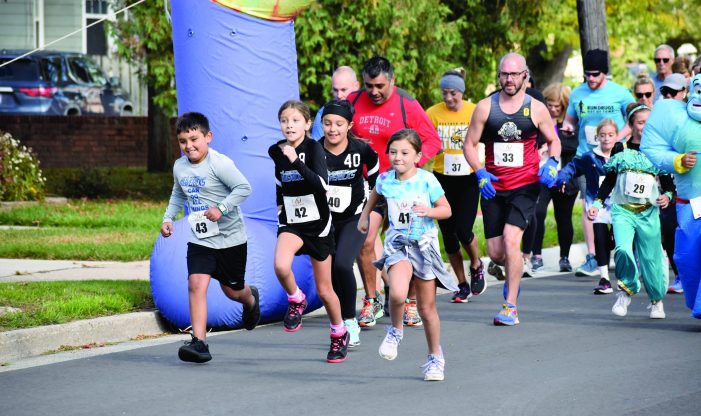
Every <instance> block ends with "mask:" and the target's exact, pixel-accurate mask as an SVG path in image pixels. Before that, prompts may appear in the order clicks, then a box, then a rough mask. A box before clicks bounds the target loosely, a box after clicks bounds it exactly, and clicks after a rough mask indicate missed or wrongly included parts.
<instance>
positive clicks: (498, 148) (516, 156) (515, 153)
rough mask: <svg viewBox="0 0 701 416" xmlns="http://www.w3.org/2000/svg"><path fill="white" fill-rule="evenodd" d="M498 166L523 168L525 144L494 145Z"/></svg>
mask: <svg viewBox="0 0 701 416" xmlns="http://www.w3.org/2000/svg"><path fill="white" fill-rule="evenodd" d="M494 164H495V165H496V166H509V167H520V166H523V143H494Z"/></svg>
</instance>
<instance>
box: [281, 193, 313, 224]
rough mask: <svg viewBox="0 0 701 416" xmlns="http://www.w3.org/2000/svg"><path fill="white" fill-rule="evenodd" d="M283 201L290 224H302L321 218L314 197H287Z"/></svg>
mask: <svg viewBox="0 0 701 416" xmlns="http://www.w3.org/2000/svg"><path fill="white" fill-rule="evenodd" d="M283 200H284V203H285V214H286V216H287V223H288V224H300V223H305V222H310V221H316V220H318V219H319V218H321V217H320V216H319V209H318V208H317V207H316V202H315V201H314V195H302V196H286V197H284V198H283Z"/></svg>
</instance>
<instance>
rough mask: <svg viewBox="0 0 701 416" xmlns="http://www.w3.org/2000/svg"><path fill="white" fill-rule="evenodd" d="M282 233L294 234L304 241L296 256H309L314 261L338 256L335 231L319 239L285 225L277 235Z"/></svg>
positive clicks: (278, 230) (279, 229)
mask: <svg viewBox="0 0 701 416" xmlns="http://www.w3.org/2000/svg"><path fill="white" fill-rule="evenodd" d="M282 233H290V234H294V235H296V236H297V237H299V238H301V239H302V247H301V248H300V249H299V250H297V252H296V253H295V256H301V255H303V254H307V255H309V256H311V257H312V258H313V259H314V260H318V261H324V260H326V259H327V258H328V257H329V256H333V255H334V254H336V243H335V240H334V238H333V229H332V230H330V231H329V234H328V235H327V236H326V237H318V236H310V235H306V234H302V233H300V232H299V231H297V230H296V229H294V228H293V227H290V226H287V225H285V226H282V227H279V228H278V229H277V235H280V234H282Z"/></svg>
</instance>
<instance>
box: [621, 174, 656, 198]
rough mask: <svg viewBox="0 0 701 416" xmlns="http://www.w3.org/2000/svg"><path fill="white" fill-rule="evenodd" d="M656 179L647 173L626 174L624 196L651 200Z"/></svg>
mask: <svg viewBox="0 0 701 416" xmlns="http://www.w3.org/2000/svg"><path fill="white" fill-rule="evenodd" d="M655 185H656V183H655V177H654V176H652V175H649V174H647V173H639V172H626V188H625V190H624V192H623V193H624V194H626V195H628V196H632V197H633V198H641V199H644V198H650V195H651V194H652V187H653V186H655Z"/></svg>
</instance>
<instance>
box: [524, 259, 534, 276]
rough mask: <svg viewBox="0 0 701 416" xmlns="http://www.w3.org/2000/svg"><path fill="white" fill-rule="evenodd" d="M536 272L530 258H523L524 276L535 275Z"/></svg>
mask: <svg viewBox="0 0 701 416" xmlns="http://www.w3.org/2000/svg"><path fill="white" fill-rule="evenodd" d="M534 276H535V273H534V272H533V268H532V267H531V262H530V260H526V259H523V277H534Z"/></svg>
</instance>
